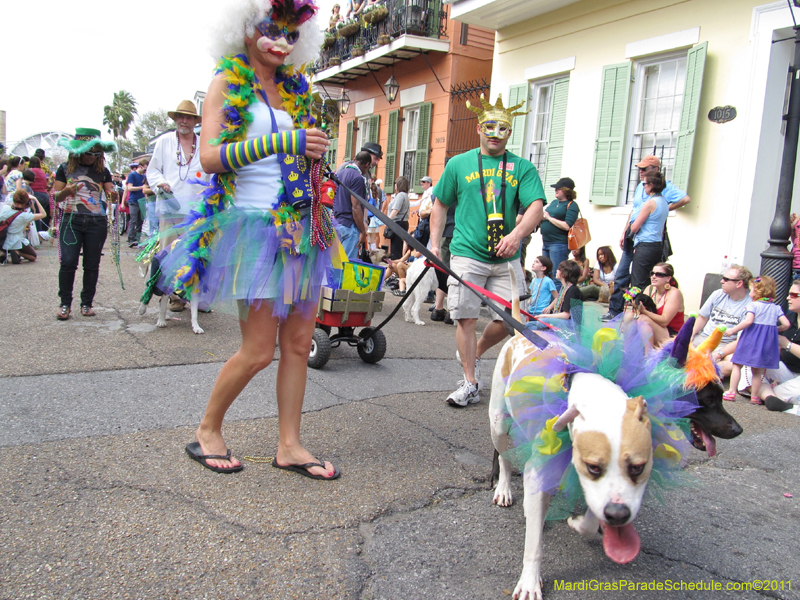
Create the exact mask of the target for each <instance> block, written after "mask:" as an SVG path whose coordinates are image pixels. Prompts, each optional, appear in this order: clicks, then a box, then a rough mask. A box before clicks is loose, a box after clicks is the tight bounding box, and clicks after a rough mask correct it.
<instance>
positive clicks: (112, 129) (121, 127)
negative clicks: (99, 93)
mask: <svg viewBox="0 0 800 600" xmlns="http://www.w3.org/2000/svg"><path fill="white" fill-rule="evenodd" d="M103 114H104V115H105V116H104V117H103V125H105V126H106V127H108V132H109V133H110V134H112V135H113V136H114V141H117V138H120V137H123V138H127V134H128V129H130V126H131V123H133V119H134V117H135V116H136V115H137V114H138V111H137V110H136V100H135V99H134V98H133V96H132V95H131V94H130V92H126V91H125V90H120V91H119V92H116V93H114V99H113V100H112V101H111V104H110V105H106V106H104V107H103ZM117 162H119V149H117Z"/></svg>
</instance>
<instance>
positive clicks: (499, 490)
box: [492, 483, 514, 506]
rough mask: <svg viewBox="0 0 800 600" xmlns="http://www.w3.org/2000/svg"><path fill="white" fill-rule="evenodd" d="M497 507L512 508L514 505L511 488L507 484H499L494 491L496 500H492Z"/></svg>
mask: <svg viewBox="0 0 800 600" xmlns="http://www.w3.org/2000/svg"><path fill="white" fill-rule="evenodd" d="M492 502H494V503H495V504H497V506H511V505H512V504H514V497H513V496H512V494H511V487H510V486H509V485H508V484H507V483H506V484H502V483H498V484H497V487H496V488H495V490H494V499H493V500H492Z"/></svg>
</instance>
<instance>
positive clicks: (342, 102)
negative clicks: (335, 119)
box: [336, 90, 350, 115]
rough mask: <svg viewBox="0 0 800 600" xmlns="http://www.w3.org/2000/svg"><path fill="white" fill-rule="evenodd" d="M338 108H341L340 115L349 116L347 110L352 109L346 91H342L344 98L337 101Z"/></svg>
mask: <svg viewBox="0 0 800 600" xmlns="http://www.w3.org/2000/svg"><path fill="white" fill-rule="evenodd" d="M336 106H338V107H339V114H340V115H345V114H347V109H348V108H350V96H348V95H347V92H345V91H344V90H342V97H341V98H339V99H338V100H336Z"/></svg>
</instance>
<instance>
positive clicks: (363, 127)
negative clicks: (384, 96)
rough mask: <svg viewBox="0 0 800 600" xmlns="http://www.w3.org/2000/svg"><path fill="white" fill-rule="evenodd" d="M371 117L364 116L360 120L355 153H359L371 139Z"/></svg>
mask: <svg viewBox="0 0 800 600" xmlns="http://www.w3.org/2000/svg"><path fill="white" fill-rule="evenodd" d="M369 125H370V117H362V118H361V119H359V120H358V134H357V135H356V151H355V153H354V156H355V154H357V153H358V152H359V151H360V150H361V148H363V147H364V144H365V143H367V142H369V141H370V136H369V132H370V127H369Z"/></svg>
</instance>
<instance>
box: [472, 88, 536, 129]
mask: <svg viewBox="0 0 800 600" xmlns="http://www.w3.org/2000/svg"><path fill="white" fill-rule="evenodd" d="M523 104H525V102H524V101H523V102H520V103H519V104H515V105H514V106H509V107H508V108H505V107H504V106H503V94H498V95H497V102H495V104H494V106H492V105H491V104H490V103H489V102H488V101H487V100H486V98H484V97H483V94H481V105H482V107H479V106H472V105H471V104H470V103H469V100H467V108H468V109H469V110H471V111H472V112H474V113H475V114H476V115H478V124H481V123H485V122H486V121H502V122H503V123H508V124H509V125H511V123H512V121H513V119H514V117H520V116H522V115H525V114H527V113H528V111H527V110H526V111H520V112H514V111H516V110H517V109H518V108H520V107H521V106H522V105H523Z"/></svg>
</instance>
